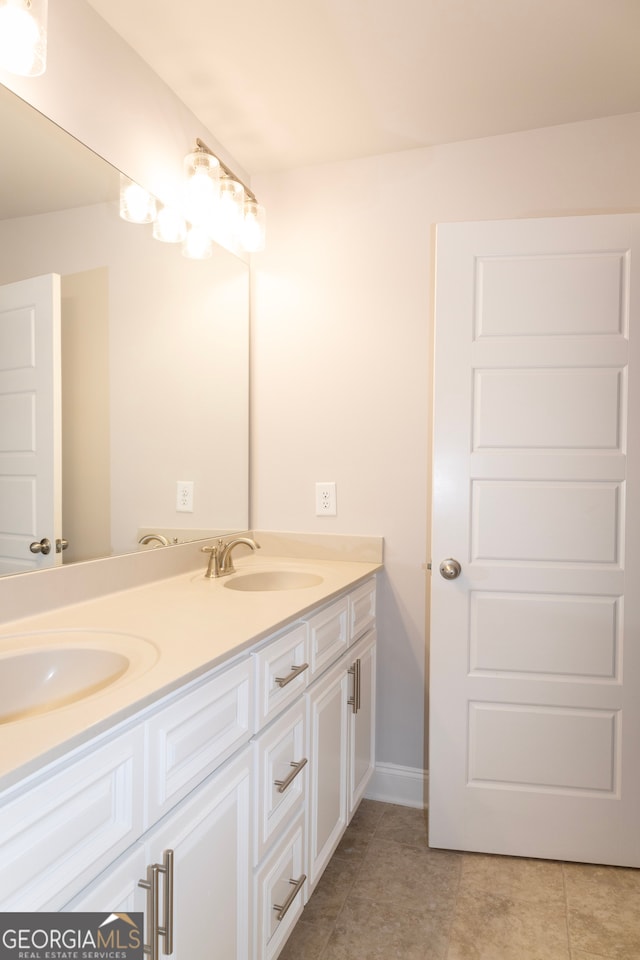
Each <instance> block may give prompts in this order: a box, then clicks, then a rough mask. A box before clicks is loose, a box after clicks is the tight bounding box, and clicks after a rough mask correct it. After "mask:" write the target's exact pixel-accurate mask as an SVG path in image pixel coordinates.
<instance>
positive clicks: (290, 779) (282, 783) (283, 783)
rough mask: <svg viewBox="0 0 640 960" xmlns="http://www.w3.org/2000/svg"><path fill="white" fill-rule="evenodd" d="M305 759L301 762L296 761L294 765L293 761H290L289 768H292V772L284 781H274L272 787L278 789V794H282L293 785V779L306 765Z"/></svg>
mask: <svg viewBox="0 0 640 960" xmlns="http://www.w3.org/2000/svg"><path fill="white" fill-rule="evenodd" d="M307 762H308V761H307V758H306V757H304V758H303V759H302V760H298V762H297V763H296V762H295V760H292V761H291V763H290V764H289V766H291V767H293V770H292V771H291V773H290V774H289V776H288V777H286V778H285V779H284V780H274V781H273V785H274V786H275V787H277V788H278V793H284V792H285V790H286V789H287V787H288V786H289V785H290V784H291V783H293V781H294V780H295V778H296V777H297V776H298V774H299V773H300V771H301V770H303V769H304V767H306V765H307Z"/></svg>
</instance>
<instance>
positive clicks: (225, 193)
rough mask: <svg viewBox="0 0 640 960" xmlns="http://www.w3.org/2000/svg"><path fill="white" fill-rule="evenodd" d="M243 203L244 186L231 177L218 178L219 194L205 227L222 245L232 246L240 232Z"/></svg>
mask: <svg viewBox="0 0 640 960" xmlns="http://www.w3.org/2000/svg"><path fill="white" fill-rule="evenodd" d="M243 204H244V187H243V186H242V184H241V183H238V181H237V180H234V179H233V178H232V177H222V178H221V180H220V196H219V197H218V202H217V203H216V205H215V209H214V211H213V215H212V217H211V219H210V220H209V221H208V224H207V228H208V230H209V232H210V234H211V235H212V236H213V237H214V239H215V240H218V242H219V243H221V244H222V245H223V246H233V245H234V244H235V243H236V241H237V239H238V237H239V234H240V229H241V226H242V215H243Z"/></svg>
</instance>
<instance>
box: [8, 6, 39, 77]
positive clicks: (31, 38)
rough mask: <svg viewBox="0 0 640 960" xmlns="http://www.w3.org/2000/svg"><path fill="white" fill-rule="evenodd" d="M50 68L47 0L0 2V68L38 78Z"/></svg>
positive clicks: (23, 75)
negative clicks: (48, 61)
mask: <svg viewBox="0 0 640 960" xmlns="http://www.w3.org/2000/svg"><path fill="white" fill-rule="evenodd" d="M46 66H47V0H0V67H2V68H3V69H4V70H8V71H9V72H10V73H17V74H19V75H20V76H22V77H38V76H40V74H42V73H44V71H45V69H46Z"/></svg>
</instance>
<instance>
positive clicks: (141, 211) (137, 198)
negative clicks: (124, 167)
mask: <svg viewBox="0 0 640 960" xmlns="http://www.w3.org/2000/svg"><path fill="white" fill-rule="evenodd" d="M156 215H157V203H156V198H155V197H154V196H152V195H151V194H150V193H149V192H148V191H147V190H145V189H144V187H141V186H140V185H139V184H137V183H134V182H133V180H129V178H128V177H125V175H124V174H123V173H121V174H120V216H121V217H122V219H123V220H128V221H129V223H153V221H154V220H155V218H156Z"/></svg>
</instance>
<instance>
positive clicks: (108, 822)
mask: <svg viewBox="0 0 640 960" xmlns="http://www.w3.org/2000/svg"><path fill="white" fill-rule="evenodd" d="M143 796H144V740H143V733H142V730H141V729H138V730H132V731H129V732H128V733H126V734H123V735H122V736H120V737H117V738H116V739H115V740H111V741H110V742H108V743H106V744H105V745H104V746H99V747H97V748H95V749H94V750H93V751H92V752H91V754H90V755H84V756H83V757H81V758H79V759H78V760H76V761H75V762H71V763H68V764H65V765H64V767H63V768H62V769H61V770H60V771H59V772H58V773H55V774H53V775H51V776H49V777H48V778H47V779H46V781H44V782H41V783H39V784H36V785H34V786H33V787H32V788H31V789H29V790H27V791H26V792H24V793H20V794H18V795H16V797H15V798H14V799H11V800H9V801H8V802H6V803H4V804H2V805H1V806H0V909H2V910H3V911H17V910H22V911H25V910H29V911H30V910H45V909H46V910H59V909H60V908H61V907H62V906H63V905H64V904H65V903H66V902H67V901H68V900H69V899H70V898H71V897H73V896H75V895H76V894H78V893H79V892H80V891H81V890H82V889H84V887H85V886H86V884H87V883H88V882H90V881H91V880H92V879H93V878H94V877H95V876H96V874H97V873H99V872H100V870H102V869H104V868H105V867H106V866H107V865H108V864H109V863H111V862H112V861H113V860H115V859H116V857H118V856H119V855H120V854H121V853H122V852H123V851H124V850H125V849H126V848H127V847H129V846H130V845H131V844H132V843H134V842H135V841H136V840H137V839H138V837H139V836H140V835H141V833H142V827H143V825H142V813H143V807H144V804H143Z"/></svg>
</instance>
